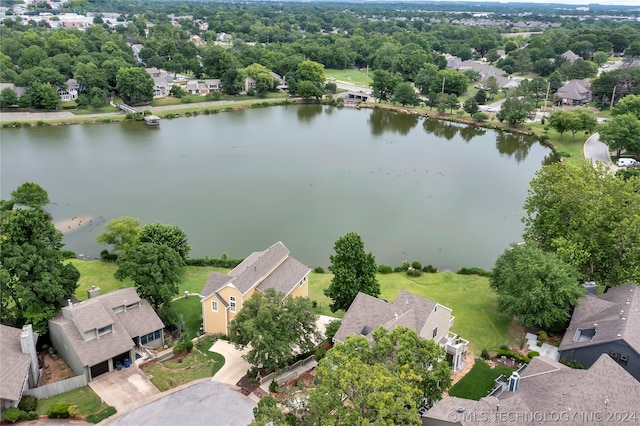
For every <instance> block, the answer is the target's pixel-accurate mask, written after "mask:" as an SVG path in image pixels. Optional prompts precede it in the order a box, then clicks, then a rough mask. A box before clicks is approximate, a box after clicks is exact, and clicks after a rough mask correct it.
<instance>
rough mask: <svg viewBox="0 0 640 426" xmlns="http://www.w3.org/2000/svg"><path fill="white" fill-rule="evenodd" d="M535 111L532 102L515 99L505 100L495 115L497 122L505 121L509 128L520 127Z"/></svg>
mask: <svg viewBox="0 0 640 426" xmlns="http://www.w3.org/2000/svg"><path fill="white" fill-rule="evenodd" d="M534 110H535V105H534V104H533V102H529V101H528V100H527V99H518V98H516V97H511V98H507V99H506V100H505V101H504V103H503V104H502V108H501V109H500V111H499V112H498V114H496V118H497V119H498V120H500V121H501V122H502V121H506V122H507V123H508V124H510V125H511V126H520V125H522V124H524V122H525V121H526V120H527V119H530V118H532V114H533V112H534Z"/></svg>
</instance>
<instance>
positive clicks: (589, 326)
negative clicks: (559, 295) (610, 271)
mask: <svg viewBox="0 0 640 426" xmlns="http://www.w3.org/2000/svg"><path fill="white" fill-rule="evenodd" d="M558 349H559V352H560V357H561V359H566V360H569V361H578V362H579V363H580V364H582V365H584V366H587V367H588V366H590V365H593V364H594V363H595V362H596V361H597V360H598V358H599V357H600V355H602V354H607V355H609V356H610V357H611V359H613V360H614V361H615V362H617V363H618V364H620V366H621V367H622V368H624V369H625V370H627V372H628V373H629V374H631V375H632V376H633V377H635V378H636V380H640V287H638V286H637V285H635V284H626V285H622V286H618V287H613V288H611V289H609V291H607V292H606V293H604V294H600V295H596V294H595V293H593V292H592V294H587V295H586V296H585V297H584V298H582V299H580V302H579V304H578V306H576V308H575V309H574V311H573V316H572V317H571V322H570V323H569V328H567V331H566V332H565V335H564V338H563V339H562V342H561V344H560V347H559V348H558ZM639 401H640V400H639Z"/></svg>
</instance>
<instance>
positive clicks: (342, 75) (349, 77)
mask: <svg viewBox="0 0 640 426" xmlns="http://www.w3.org/2000/svg"><path fill="white" fill-rule="evenodd" d="M324 71H325V73H326V74H327V78H335V79H336V80H340V81H345V82H347V83H352V84H357V85H359V86H365V87H369V84H370V83H371V82H372V81H373V79H372V78H371V77H370V76H371V73H369V75H367V73H366V71H358V70H356V69H347V70H337V69H332V68H330V69H326V70H324Z"/></svg>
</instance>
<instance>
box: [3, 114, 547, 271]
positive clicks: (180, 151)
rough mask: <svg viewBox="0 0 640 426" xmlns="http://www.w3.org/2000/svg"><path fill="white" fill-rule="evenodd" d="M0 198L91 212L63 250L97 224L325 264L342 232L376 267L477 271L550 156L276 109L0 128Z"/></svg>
mask: <svg viewBox="0 0 640 426" xmlns="http://www.w3.org/2000/svg"><path fill="white" fill-rule="evenodd" d="M1 137H2V140H1V145H0V147H1V157H2V162H1V166H2V169H1V184H0V189H1V195H2V198H3V199H7V198H9V194H10V192H11V191H12V190H14V189H15V188H16V187H17V186H18V185H20V184H21V183H23V182H25V181H32V182H36V183H38V184H40V185H41V186H43V187H44V188H45V189H46V190H47V191H48V193H49V196H50V198H51V200H52V202H53V204H52V205H50V206H48V209H49V210H50V211H51V213H52V215H53V218H54V221H59V220H62V219H66V218H70V217H73V216H82V215H88V216H92V217H94V219H93V221H92V223H91V225H90V226H87V227H84V228H82V229H81V230H77V231H75V232H71V233H68V234H67V235H66V236H65V241H66V244H67V248H68V249H71V250H74V251H76V252H78V253H84V254H88V255H97V254H98V253H99V252H100V250H101V249H102V248H104V247H102V246H100V245H98V244H97V243H96V242H95V239H96V236H97V235H98V233H100V232H102V231H103V225H104V222H105V221H109V220H111V219H114V218H117V217H118V216H121V215H125V216H133V217H137V218H139V219H140V220H141V221H142V223H149V222H154V221H160V222H163V223H173V224H176V225H179V226H180V227H182V228H183V229H184V230H185V231H186V233H187V235H188V236H189V240H190V243H191V245H192V247H193V250H192V252H191V255H192V256H193V257H200V256H204V255H205V254H207V255H209V256H218V255H220V254H221V253H222V252H227V253H228V254H229V256H232V257H244V256H246V255H248V254H249V253H250V252H252V251H255V250H262V249H264V248H266V247H268V246H269V245H271V244H272V243H273V242H275V241H278V240H281V241H283V242H284V243H285V244H286V245H287V247H289V249H290V250H291V251H292V253H293V255H294V256H295V257H296V258H298V259H299V260H300V261H302V262H304V263H307V264H309V265H314V266H315V265H322V266H326V265H328V264H329V256H330V255H331V254H332V253H333V243H334V242H335V240H336V239H337V238H339V237H340V236H342V235H344V234H345V233H346V232H349V231H355V232H358V233H359V234H360V235H361V236H362V238H363V240H364V242H365V249H366V250H367V251H372V252H373V253H374V255H375V256H376V259H377V261H378V263H379V264H380V263H382V264H389V265H392V266H395V265H398V264H399V263H400V262H401V261H402V260H405V259H406V260H408V261H412V260H413V259H417V260H420V261H421V262H422V263H423V264H427V263H431V264H433V265H435V266H437V267H438V268H440V269H445V268H447V269H457V268H459V267H462V266H480V267H484V268H490V267H492V265H493V263H494V261H495V259H496V257H497V256H498V255H499V254H500V253H502V251H503V250H504V249H505V248H506V247H507V246H508V245H509V244H510V243H512V242H516V241H519V240H520V239H521V237H520V235H521V233H522V230H523V226H522V223H521V222H520V218H521V217H522V216H523V211H522V204H523V201H524V199H525V197H526V195H527V189H528V185H529V181H530V180H531V178H532V177H533V175H534V173H535V171H536V170H537V169H539V168H540V167H541V165H542V164H543V162H545V161H549V158H548V157H550V155H551V152H550V150H549V149H547V148H545V147H543V146H541V145H540V144H538V143H537V142H534V141H533V140H530V139H529V138H527V137H521V136H514V135H509V134H503V133H497V132H494V131H484V130H479V129H475V128H471V127H465V126H459V125H456V124H450V123H441V122H437V121H432V120H425V119H422V118H417V117H413V116H405V115H397V114H393V113H388V112H383V111H379V110H355V109H341V110H338V109H335V108H331V107H321V106H302V107H297V106H292V107H274V108H266V109H257V110H248V111H241V112H232V113H221V114H216V115H210V116H198V117H190V118H180V119H174V120H163V121H162V124H161V126H160V128H149V127H147V126H145V125H144V124H143V123H118V124H92V125H74V126H63V127H42V128H29V129H11V130H2V133H1Z"/></svg>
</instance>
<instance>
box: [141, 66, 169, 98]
mask: <svg viewBox="0 0 640 426" xmlns="http://www.w3.org/2000/svg"><path fill="white" fill-rule="evenodd" d="M145 71H146V72H147V73H148V74H149V75H150V76H151V78H152V79H153V97H154V98H158V97H162V96H167V95H168V94H169V91H170V90H171V83H173V76H172V75H171V74H169V73H168V72H166V71H165V70H161V69H158V68H155V67H152V68H145Z"/></svg>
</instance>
